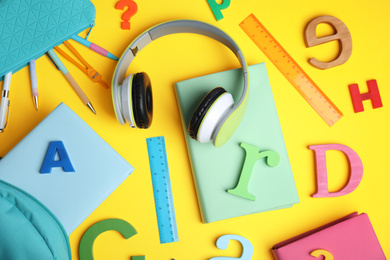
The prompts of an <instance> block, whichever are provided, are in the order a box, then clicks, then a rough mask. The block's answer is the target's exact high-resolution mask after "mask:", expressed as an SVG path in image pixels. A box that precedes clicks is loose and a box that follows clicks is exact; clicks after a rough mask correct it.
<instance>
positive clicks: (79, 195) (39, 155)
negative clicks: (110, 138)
mask: <svg viewBox="0 0 390 260" xmlns="http://www.w3.org/2000/svg"><path fill="white" fill-rule="evenodd" d="M53 141H62V143H63V145H64V147H65V149H66V152H67V154H68V156H69V160H70V162H71V164H72V166H73V168H74V170H75V171H74V172H65V171H64V169H63V168H62V167H53V168H52V171H51V173H45V174H41V173H40V170H41V167H42V165H43V162H44V161H45V156H46V153H47V151H48V148H49V144H50V143H51V142H53ZM56 160H59V158H57V159H56ZM61 160H62V158H61ZM133 170H134V168H133V167H132V166H131V165H130V164H129V163H128V162H127V161H126V160H125V159H123V158H122V157H121V156H120V155H119V154H118V153H117V152H116V151H115V150H114V149H113V148H112V147H111V146H110V145H109V144H107V143H106V142H105V141H104V140H103V139H102V138H101V137H100V136H99V135H98V134H97V133H96V132H95V131H94V130H93V129H92V128H90V127H89V126H88V125H87V124H86V123H85V122H84V121H83V120H82V119H81V118H80V117H79V116H78V115H77V114H75V113H74V112H73V111H72V110H71V109H70V108H69V107H68V106H66V105H65V104H63V103H61V104H60V105H59V106H58V107H57V108H56V109H54V110H53V111H52V112H51V113H50V114H49V115H48V116H47V117H46V118H45V119H44V120H42V122H41V123H39V124H38V125H37V126H36V127H35V128H34V129H33V130H32V131H31V132H30V133H29V134H28V135H27V136H26V137H24V138H23V139H22V140H21V141H20V142H19V143H18V144H17V145H16V146H15V147H14V148H13V149H12V150H11V151H10V152H9V153H8V154H6V155H5V156H4V158H3V159H2V160H1V161H0V179H2V180H4V181H6V182H8V183H10V184H12V185H14V186H17V187H18V188H20V189H22V190H24V191H26V192H28V193H30V194H31V195H32V196H34V197H35V198H37V199H38V200H39V201H41V202H42V203H43V204H44V205H45V206H46V207H47V208H48V209H49V210H50V211H51V212H52V213H53V214H54V215H56V217H57V218H58V219H59V220H60V221H61V223H62V225H63V226H64V228H65V230H66V232H67V234H68V235H69V234H70V233H71V232H72V231H73V230H74V229H75V228H77V227H78V226H79V225H80V224H81V223H82V222H83V221H84V220H85V219H86V218H87V217H88V216H89V215H90V214H91V213H92V211H94V210H95V209H96V208H97V207H98V206H99V205H100V204H101V203H102V202H103V201H104V200H105V199H106V198H107V197H108V196H109V195H110V194H111V193H112V192H113V191H114V190H115V189H116V188H117V187H118V186H119V185H120V184H121V183H122V182H123V181H124V180H125V179H126V178H127V177H128V176H129V175H130V173H131V172H132V171H133Z"/></svg>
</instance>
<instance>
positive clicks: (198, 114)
mask: <svg viewBox="0 0 390 260" xmlns="http://www.w3.org/2000/svg"><path fill="white" fill-rule="evenodd" d="M224 93H226V90H225V89H223V88H221V87H217V88H214V89H213V90H211V91H210V92H209V93H208V94H207V95H206V96H205V97H204V98H203V99H202V101H201V102H200V104H199V105H198V107H197V108H196V110H195V112H194V113H193V114H192V117H191V120H190V123H189V125H188V133H189V135H190V137H191V138H193V139H195V140H197V139H198V138H197V136H198V131H199V128H200V125H201V123H202V121H203V118H204V117H205V115H206V113H207V112H208V110H209V108H210V107H211V106H212V105H213V103H214V102H215V101H216V100H217V99H218V98H219V97H220V96H221V95H222V94H224Z"/></svg>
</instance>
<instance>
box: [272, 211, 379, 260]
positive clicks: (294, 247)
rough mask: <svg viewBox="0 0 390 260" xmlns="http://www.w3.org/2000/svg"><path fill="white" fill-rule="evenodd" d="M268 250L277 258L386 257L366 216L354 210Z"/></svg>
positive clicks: (365, 259)
mask: <svg viewBox="0 0 390 260" xmlns="http://www.w3.org/2000/svg"><path fill="white" fill-rule="evenodd" d="M272 251H273V254H274V256H275V259H277V260H315V259H318V260H323V259H326V260H332V259H334V260H338V259H341V260H386V256H385V254H384V253H383V250H382V248H381V245H380V244H379V241H378V238H377V237H376V235H375V231H374V229H373V227H372V225H371V222H370V219H369V218H368V215H367V214H365V213H362V214H358V213H357V212H355V213H352V214H350V215H348V216H346V217H343V218H341V219H339V220H336V221H334V222H332V223H329V224H327V225H324V226H322V227H319V228H317V229H314V230H311V231H309V232H306V233H304V234H302V235H299V236H296V237H294V238H291V239H288V240H286V241H284V242H281V243H279V244H276V245H275V246H274V247H273V249H272ZM320 256H321V257H320Z"/></svg>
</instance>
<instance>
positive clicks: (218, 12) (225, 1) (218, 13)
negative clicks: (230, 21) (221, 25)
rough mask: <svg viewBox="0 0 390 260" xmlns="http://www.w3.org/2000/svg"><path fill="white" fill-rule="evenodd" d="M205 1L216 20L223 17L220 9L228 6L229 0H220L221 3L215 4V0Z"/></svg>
mask: <svg viewBox="0 0 390 260" xmlns="http://www.w3.org/2000/svg"><path fill="white" fill-rule="evenodd" d="M207 2H208V3H209V6H210V8H211V11H213V14H214V16H215V19H216V20H217V21H219V20H221V19H222V18H223V15H222V12H221V10H223V9H226V8H228V7H229V5H230V0H222V3H221V4H217V2H216V0H207Z"/></svg>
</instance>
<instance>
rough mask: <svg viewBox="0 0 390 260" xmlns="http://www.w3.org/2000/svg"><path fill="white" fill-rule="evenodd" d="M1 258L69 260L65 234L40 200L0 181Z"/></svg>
mask: <svg viewBox="0 0 390 260" xmlns="http://www.w3.org/2000/svg"><path fill="white" fill-rule="evenodd" d="M0 259H5V260H26V259H28V260H68V259H69V260H70V259H72V256H71V251H70V246H69V239H68V235H67V234H66V232H65V229H64V228H63V226H62V225H61V223H60V222H59V220H58V219H57V218H56V217H55V216H54V215H53V213H51V212H50V211H49V210H48V209H47V208H46V207H45V206H44V205H43V204H42V203H41V202H39V201H38V200H37V199H35V198H34V197H32V196H31V195H30V194H28V193H26V192H24V191H22V190H21V189H19V188H17V187H15V186H12V185H10V184H8V183H6V182H4V181H2V180H0Z"/></svg>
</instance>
